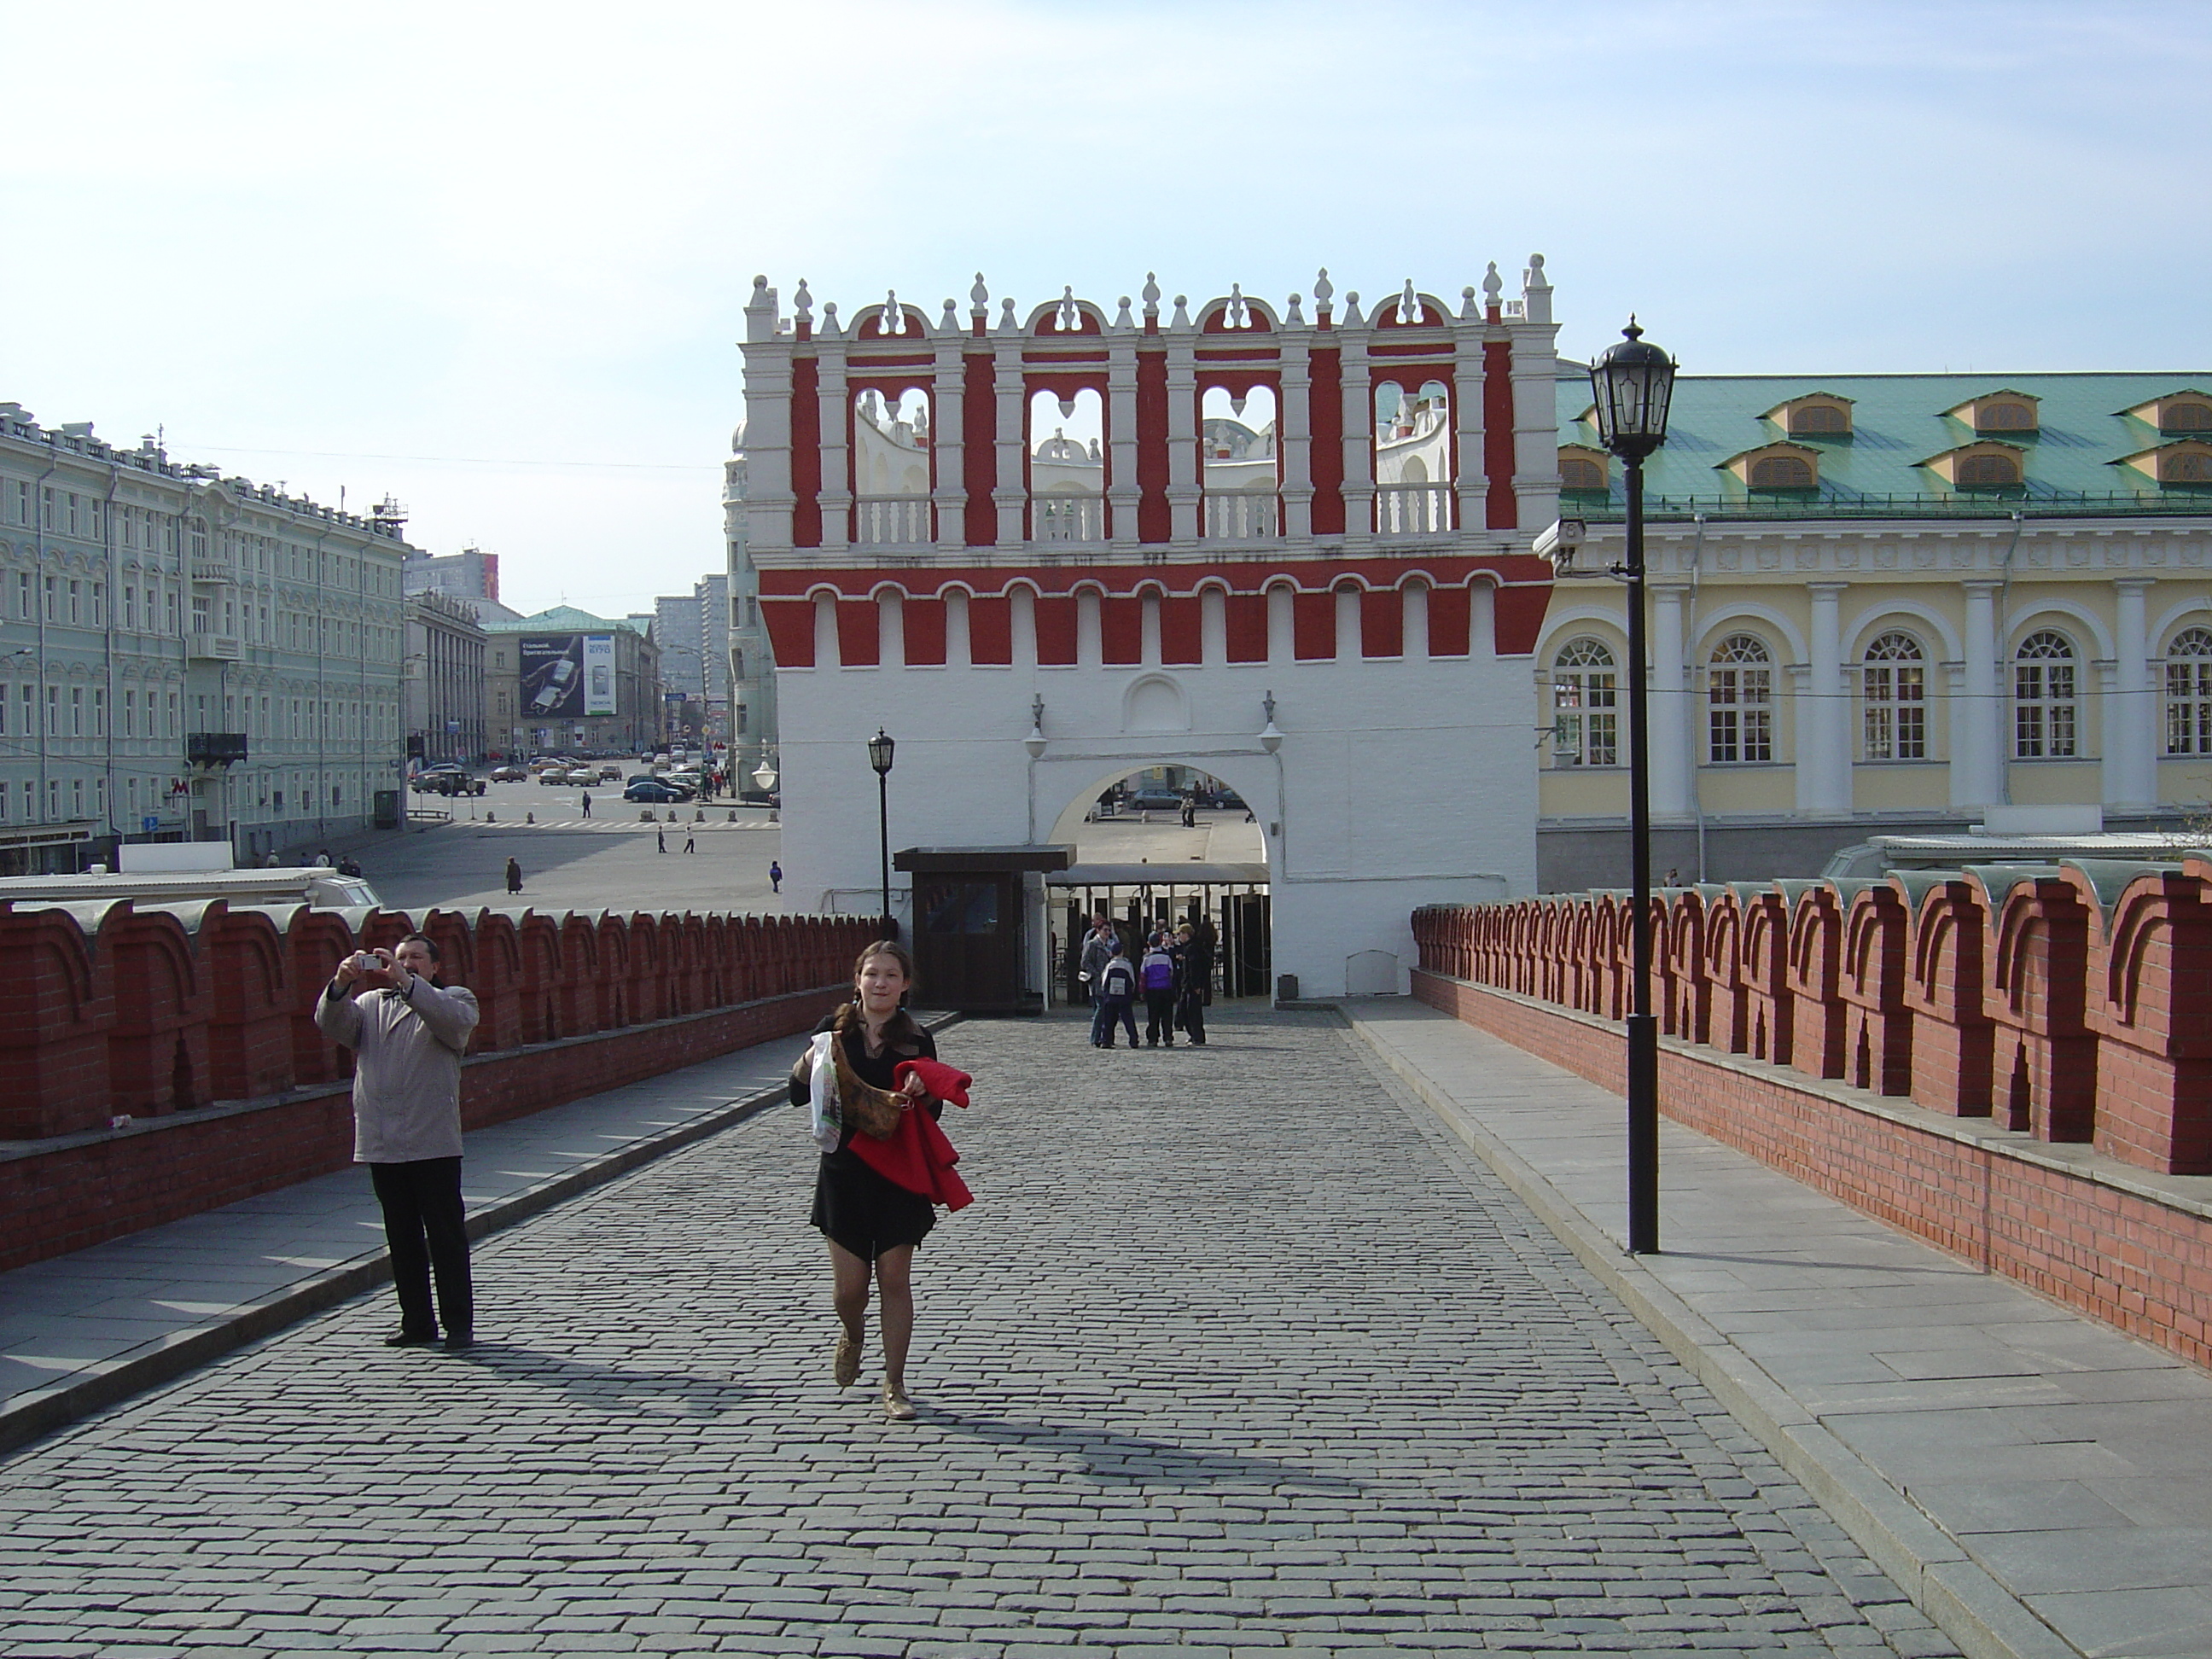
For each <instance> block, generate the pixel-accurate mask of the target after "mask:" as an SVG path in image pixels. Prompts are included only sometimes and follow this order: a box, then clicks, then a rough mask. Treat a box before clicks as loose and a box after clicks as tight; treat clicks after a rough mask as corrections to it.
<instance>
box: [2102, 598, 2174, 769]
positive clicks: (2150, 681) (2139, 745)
mask: <svg viewBox="0 0 2212 1659" xmlns="http://www.w3.org/2000/svg"><path fill="white" fill-rule="evenodd" d="M2150 586H2151V583H2150V579H2149V578H2148V577H2147V576H2123V577H2121V578H2119V579H2118V580H2116V581H2115V582H2113V584H2112V590H2113V592H2114V594H2115V596H2116V599H2117V604H2116V605H2115V607H2114V609H2115V611H2116V613H2117V614H2116V617H2115V626H2114V629H2113V635H2114V637H2113V647H2112V648H2113V653H2114V662H2113V671H2112V692H2113V695H2112V696H2108V697H2106V699H2105V708H2104V756H2105V759H2104V765H2103V767H2102V771H2103V773H2104V799H2105V804H2106V805H2107V806H2120V807H2149V806H2154V805H2157V802H2158V751H2159V732H2160V726H2161V725H2162V723H2163V722H2162V721H2161V720H2160V702H2161V696H2160V692H2161V690H2162V688H2161V687H2160V685H2159V683H2158V679H2157V676H2156V671H2155V670H2154V668H2153V667H2152V665H2151V660H2150V628H2149V623H2148V620H2147V618H2146V616H2145V606H2144V600H2145V597H2146V596H2147V595H2148V592H2149V590H2150Z"/></svg>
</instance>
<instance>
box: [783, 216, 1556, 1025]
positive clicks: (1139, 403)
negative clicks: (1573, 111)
mask: <svg viewBox="0 0 2212 1659" xmlns="http://www.w3.org/2000/svg"><path fill="white" fill-rule="evenodd" d="M1503 286H1504V285H1503V283H1501V282H1500V281H1499V279H1498V273H1497V267H1496V266H1495V265H1492V267H1491V270H1490V273H1489V275H1488V276H1486V278H1485V280H1484V282H1483V284H1482V292H1481V293H1480V295H1478V293H1477V291H1476V290H1475V289H1474V288H1468V289H1464V290H1462V295H1463V302H1462V305H1461V307H1459V309H1458V310H1457V311H1456V313H1455V312H1454V311H1452V310H1451V309H1449V308H1448V307H1445V306H1444V305H1443V303H1442V302H1441V301H1438V300H1437V299H1436V298H1434V297H1433V296H1431V295H1425V294H1420V293H1418V292H1416V291H1415V290H1414V289H1413V284H1412V283H1407V285H1406V287H1405V289H1404V291H1403V292H1402V293H1401V294H1395V295H1391V296H1390V297H1389V298H1388V299H1387V300H1385V301H1383V303H1381V304H1380V305H1378V306H1376V307H1375V308H1374V309H1373V311H1372V312H1370V313H1366V314H1364V315H1363V313H1362V312H1361V309H1360V305H1359V296H1358V295H1357V294H1348V295H1346V296H1345V304H1344V305H1343V306H1342V307H1338V306H1337V305H1336V304H1335V303H1334V290H1333V289H1332V288H1331V286H1330V284H1329V283H1328V273H1327V272H1325V271H1324V272H1323V273H1322V277H1321V280H1320V281H1318V282H1317V283H1316V284H1315V287H1314V295H1313V300H1312V307H1313V314H1312V316H1311V318H1310V319H1308V318H1307V317H1306V316H1305V315H1304V312H1303V309H1302V307H1303V305H1304V301H1303V300H1302V298H1301V297H1300V296H1297V295H1292V296H1291V301H1290V302H1289V304H1288V306H1287V307H1285V308H1284V309H1283V310H1282V311H1281V312H1280V313H1278V312H1277V311H1276V310H1275V309H1274V308H1273V307H1270V306H1269V305H1267V303H1265V302H1263V301H1260V300H1256V299H1253V298H1250V297H1249V296H1247V295H1244V294H1243V293H1242V292H1241V291H1239V290H1237V289H1232V290H1231V294H1230V295H1229V296H1228V297H1227V298H1225V299H1218V300H1214V301H1208V302H1206V303H1205V304H1202V305H1200V306H1198V307H1195V308H1194V307H1190V306H1189V305H1188V304H1187V302H1186V301H1184V300H1183V299H1182V297H1181V296H1177V297H1176V299H1175V300H1173V301H1171V303H1170V310H1169V312H1168V313H1166V314H1165V315H1163V313H1162V308H1161V305H1160V294H1159V290H1158V289H1157V288H1156V287H1154V286H1153V285H1152V283H1151V282H1150V281H1149V280H1148V281H1147V283H1146V288H1145V290H1144V296H1143V299H1142V301H1140V303H1139V306H1138V307H1135V308H1133V307H1132V304H1131V301H1128V300H1127V299H1123V300H1122V301H1121V302H1120V304H1119V306H1118V307H1116V308H1115V309H1113V310H1111V311H1109V310H1106V309H1102V308H1101V307H1097V306H1095V305H1092V304H1091V303H1089V302H1087V301H1080V300H1077V299H1075V298H1074V297H1073V294H1072V293H1071V294H1069V295H1066V296H1064V297H1063V298H1061V299H1060V300H1058V301H1054V302H1052V303H1049V304H1047V305H1044V306H1041V307H1037V308H1036V310H1035V311H1033V312H1032V313H1030V315H1029V317H1028V318H1027V319H1020V318H1018V316H1017V314H1016V308H1015V306H1014V302H1013V301H1012V300H1006V301H1002V302H1001V305H1000V313H999V315H998V317H997V318H996V319H995V320H994V318H993V316H992V314H991V310H990V306H989V302H988V301H989V296H988V295H987V293H986V291H985V289H984V287H983V283H982V279H981V277H978V278H977V279H976V283H975V288H974V289H973V290H972V292H971V296H970V297H971V307H970V309H969V313H968V315H967V318H966V319H965V322H964V324H963V320H962V319H961V318H960V317H959V315H958V313H957V307H956V306H955V304H954V302H953V301H950V300H947V301H945V307H944V313H943V315H942V316H941V318H939V319H938V320H937V321H935V322H932V321H931V320H930V319H928V318H927V317H925V316H924V315H923V314H922V313H921V312H920V311H918V310H915V309H914V308H912V307H906V306H902V305H900V304H899V303H898V302H897V301H896V298H895V297H894V298H893V299H892V300H891V301H889V302H887V303H886V304H884V305H880V306H871V307H866V309H864V310H862V311H861V312H860V314H859V315H858V316H857V317H855V318H854V319H852V320H851V321H850V323H849V324H841V323H840V321H839V319H838V317H837V313H836V307H835V306H831V305H824V306H823V307H821V312H822V315H821V317H820V319H817V318H816V316H815V314H814V305H813V302H812V301H811V299H810V297H809V296H808V295H807V291H806V288H805V284H804V283H801V284H800V285H799V290H798V292H797V294H796V295H794V296H793V313H792V314H790V315H786V314H784V313H783V312H782V311H781V307H780V305H779V303H778V299H777V295H776V291H775V289H771V288H769V285H768V282H767V279H766V278H765V277H762V278H757V279H756V280H755V282H754V284H753V295H752V298H751V301H750V303H749V304H748V305H747V306H746V307H745V342H744V356H745V432H746V441H745V449H746V466H747V473H748V487H747V491H746V495H747V502H746V514H745V516H746V531H747V537H746V539H747V541H748V543H749V545H750V557H751V559H752V561H753V562H754V563H755V564H756V565H757V568H758V580H759V586H760V603H761V606H762V610H763V615H764V617H765V619H766V622H767V625H768V628H769V635H770V638H771V640H772V641H773V643H774V647H775V660H776V687H777V698H778V706H779V710H780V720H781V761H782V777H783V791H784V796H783V800H784V811H783V823H784V838H783V850H782V857H783V862H784V865H785V867H786V869H787V871H788V872H789V875H790V878H791V883H792V887H793V891H794V892H797V893H799V894H803V895H805V896H806V898H807V901H808V902H810V903H811V902H815V900H816V897H817V896H818V895H821V894H823V893H824V892H839V893H842V894H849V895H855V896H857V895H860V894H865V893H866V892H868V891H870V890H872V889H873V888H874V887H875V885H876V883H877V880H878V827H877V811H876V808H877V802H876V778H875V775H874V774H873V773H872V771H871V770H870V769H869V766H868V763H867V759H866V751H865V749H864V746H863V745H864V744H865V742H866V739H867V738H870V737H872V735H874V733H875V732H876V730H877V728H878V726H882V727H883V728H884V729H885V730H887V731H889V732H890V733H891V735H892V736H894V737H895V738H896V739H897V740H898V750H897V760H896V766H895V769H894V771H893V774H892V776H891V779H890V836H891V843H892V845H893V847H894V848H982V847H995V848H1010V847H1016V846H1024V845H1034V844H1036V843H1037V842H1040V841H1041V840H1042V839H1043V838H1044V837H1047V836H1049V835H1050V833H1051V831H1052V829H1053V826H1054V824H1055V823H1058V822H1059V821H1060V819H1061V817H1062V816H1063V814H1064V813H1066V811H1068V810H1069V808H1070V807H1071V805H1073V804H1074V803H1077V802H1079V801H1083V800H1085V799H1089V798H1090V797H1091V795H1094V794H1095V793H1096V792H1097V788H1098V787H1099V781H1100V780H1101V779H1102V778H1103V777H1108V776H1110V775H1116V774H1117V773H1119V772H1126V771H1128V770H1130V769H1134V768H1137V767H1142V766H1149V765H1158V764H1163V763H1170V764H1185V765H1189V766H1192V767H1194V768H1197V769H1200V770H1202V771H1204V772H1207V773H1210V774H1212V775H1213V776H1215V777H1218V778H1219V779H1221V780H1222V781H1224V782H1225V783H1227V784H1229V785H1230V786H1231V787H1233V788H1234V789H1236V790H1237V793H1240V794H1241V795H1243V798H1244V799H1245V800H1246V801H1247V802H1249V804H1250V805H1251V806H1252V808H1253V809H1254V811H1255V814H1256V816H1257V817H1258V819H1259V821H1260V823H1261V826H1262V827H1263V828H1264V829H1265V832H1266V845H1267V864H1268V869H1269V874H1270V877H1271V880H1272V884H1273V949H1274V965H1275V967H1276V969H1278V970H1279V971H1281V972H1285V973H1291V974H1295V975H1297V977H1298V980H1299V983H1300V988H1301V990H1302V991H1303V992H1304V994H1307V995H1334V994H1341V993H1343V992H1344V991H1345V990H1346V987H1347V985H1348V986H1349V987H1351V988H1352V989H1354V990H1370V989H1376V988H1381V987H1383V985H1385V984H1386V983H1387V984H1392V985H1395V986H1397V987H1399V988H1403V986H1404V982H1405V975H1406V971H1407V967H1408V965H1410V963H1412V961H1413V938H1412V933H1411V932H1410V927H1409V922H1408V917H1409V915H1410V912H1411V911H1412V909H1413V907H1414V906H1415V905H1416V904H1418V903H1448V902H1472V901H1477V900H1483V899H1494V898H1499V897H1504V896H1509V895H1514V894H1521V893H1526V892H1528V891H1529V890H1532V888H1533V887H1534V879H1535V868H1536V860H1535V822H1536V769H1535V746H1534V745H1535V740H1536V735H1537V733H1536V727H1537V726H1538V724H1539V721H1538V716H1537V711H1536V708H1535V706H1534V700H1533V694H1532V689H1531V688H1532V683H1533V677H1532V676H1531V675H1530V673H1529V671H1528V663H1527V661H1526V660H1525V659H1526V658H1527V657H1528V653H1530V652H1531V651H1532V650H1533V649H1534V646H1535V641H1536V635H1537V631H1538V629H1539V627H1540V625H1541V623H1542V620H1543V617H1544V611H1545V607H1546V605H1547V602H1548V600H1549V599H1550V595H1551V586H1550V573H1549V569H1548V568H1547V566H1546V565H1545V563H1544V562H1542V561H1541V560H1540V559H1537V558H1535V557H1534V556H1531V554H1530V552H1529V543H1530V539H1531V537H1532V536H1533V534H1534V532H1535V531H1536V530H1537V529H1539V528H1541V527H1542V526H1545V525H1547V524H1549V523H1550V522H1551V521H1552V520H1553V518H1554V517H1555V516H1556V513H1557V504H1558V492H1559V474H1558V465H1557V447H1558V426H1557V422H1556V419H1555V416H1554V406H1553V398H1554V394H1553V379H1554V374H1555V361H1556V360H1555V355H1554V348H1553V335H1554V332H1555V330H1554V326H1553V322H1552V315H1551V301H1552V290H1551V288H1550V285H1549V284H1548V283H1547V281H1546V280H1545V276H1544V269H1543V260H1542V258H1541V256H1536V257H1533V258H1531V259H1530V261H1529V265H1528V270H1526V272H1525V273H1524V275H1523V279H1522V297H1521V299H1520V300H1519V301H1516V302H1513V303H1510V304H1509V303H1507V302H1505V301H1504V300H1503V298H1502V294H1501V289H1502V288H1503ZM1255 406H1256V410H1255ZM1258 411H1265V412H1264V413H1262V412H1258ZM1079 420H1095V421H1096V422H1097V429H1096V430H1095V431H1093V432H1091V433H1087V434H1086V433H1085V432H1083V431H1081V430H1074V431H1070V430H1068V429H1066V423H1067V422H1070V421H1079ZM1255 425H1256V426H1258V427H1259V428H1260V429H1257V430H1255V429H1254V428H1255ZM895 900H896V889H895ZM845 904H846V908H854V901H853V899H850V898H848V899H847V900H846V901H845ZM894 908H898V906H897V905H896V902H895V906H894ZM1030 954H1031V955H1032V957H1034V959H1035V960H1036V963H1037V964H1038V972H1039V973H1040V975H1041V974H1042V970H1043V961H1042V957H1043V953H1042V950H1037V951H1033V952H1031V953H1030Z"/></svg>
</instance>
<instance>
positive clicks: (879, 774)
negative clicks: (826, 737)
mask: <svg viewBox="0 0 2212 1659" xmlns="http://www.w3.org/2000/svg"><path fill="white" fill-rule="evenodd" d="M897 747H898V740H897V739H896V738H887V737H885V736H884V728H883V727H882V726H878V727H877V728H876V735H875V736H874V737H872V738H869V739H868V764H869V765H871V766H872V767H874V768H875V769H876V828H877V831H878V834H879V835H880V836H881V837H882V840H883V850H884V938H885V939H892V938H896V936H897V933H898V924H897V923H896V922H894V921H892V920H891V786H890V776H891V753H892V751H893V750H896V748H897Z"/></svg>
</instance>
